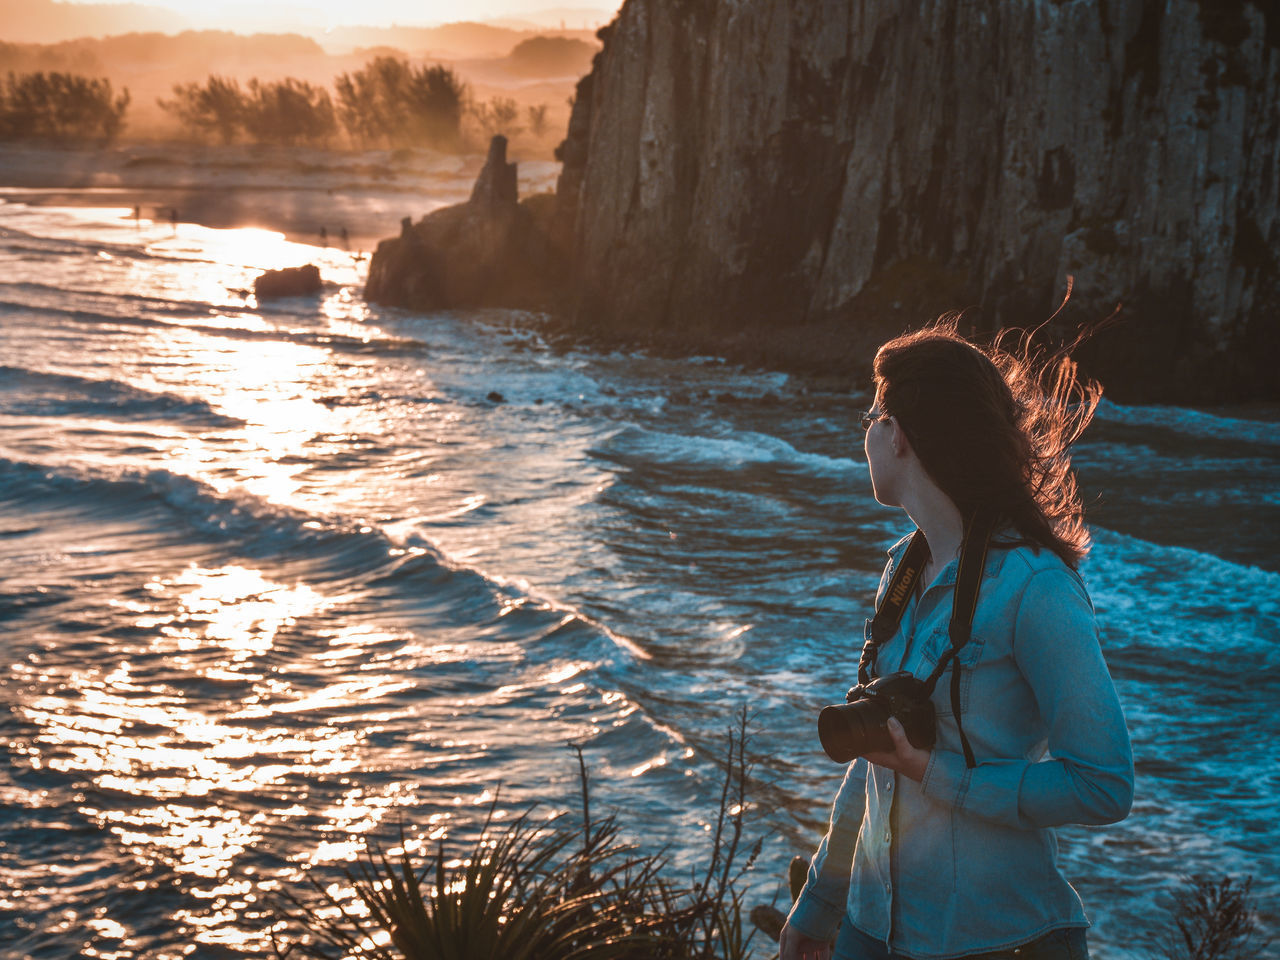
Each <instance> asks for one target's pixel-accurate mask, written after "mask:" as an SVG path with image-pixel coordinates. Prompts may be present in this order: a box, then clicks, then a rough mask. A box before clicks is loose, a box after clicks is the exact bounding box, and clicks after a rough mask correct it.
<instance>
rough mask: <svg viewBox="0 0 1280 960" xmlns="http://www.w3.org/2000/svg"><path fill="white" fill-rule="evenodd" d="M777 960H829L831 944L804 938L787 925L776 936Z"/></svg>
mask: <svg viewBox="0 0 1280 960" xmlns="http://www.w3.org/2000/svg"><path fill="white" fill-rule="evenodd" d="M778 960H831V944H830V943H828V942H827V941H826V940H814V939H812V938H810V937H806V936H805V935H804V934H803V933H801V932H800V931H799V930H797V929H795V928H794V927H792V926H791V924H789V923H788V924H785V925H784V926H783V928H782V933H781V934H780V935H779V936H778Z"/></svg>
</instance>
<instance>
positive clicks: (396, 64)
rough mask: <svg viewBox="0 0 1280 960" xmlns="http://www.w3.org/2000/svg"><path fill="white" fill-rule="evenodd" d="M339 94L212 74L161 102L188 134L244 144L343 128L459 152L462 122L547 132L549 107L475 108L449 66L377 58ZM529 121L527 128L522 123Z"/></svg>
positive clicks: (341, 85) (299, 139)
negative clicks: (244, 81)
mask: <svg viewBox="0 0 1280 960" xmlns="http://www.w3.org/2000/svg"><path fill="white" fill-rule="evenodd" d="M333 86H334V95H333V96H330V94H329V91H328V90H327V89H325V88H324V87H321V86H317V85H315V84H311V83H307V82H306V81H303V80H297V79H294V78H292V77H289V78H286V79H284V80H272V81H260V80H257V79H256V78H255V79H253V80H250V81H249V83H248V87H247V89H246V88H242V87H241V86H240V84H239V83H238V82H237V81H235V80H232V79H228V78H225V77H218V76H210V77H209V78H208V79H207V80H206V81H205V82H204V83H183V84H177V85H175V86H174V88H173V96H172V99H169V100H165V99H161V100H160V101H159V103H160V106H161V107H162V108H163V109H165V110H167V111H169V112H170V113H171V114H173V115H174V116H175V117H176V118H177V119H178V121H179V122H180V123H181V124H182V126H183V127H184V128H185V129H186V130H187V131H188V133H189V134H191V135H193V136H195V137H199V138H202V139H204V138H213V139H217V140H220V141H221V142H222V143H232V142H234V141H236V140H240V139H244V140H248V141H251V142H254V143H274V144H281V145H285V146H290V145H297V144H312V145H320V144H326V143H329V142H330V141H331V140H332V139H333V138H334V136H335V135H336V134H337V133H338V130H339V128H341V129H342V130H344V131H345V132H346V134H347V136H348V137H349V138H350V140H351V142H352V143H353V144H355V145H357V146H360V147H382V146H385V147H393V148H394V147H421V146H430V147H435V148H437V149H441V150H456V149H458V148H459V147H460V146H461V145H462V140H463V122H464V120H465V119H466V118H467V117H470V118H472V119H473V120H474V122H475V123H476V125H477V126H479V128H480V130H481V132H483V133H484V134H485V135H486V136H488V135H492V134H494V133H504V134H507V135H508V136H514V135H516V134H517V133H520V132H522V131H523V130H525V129H528V130H530V132H532V133H533V135H534V136H538V137H540V136H542V134H543V133H545V131H546V111H547V108H546V105H545V104H541V105H539V106H536V107H528V108H527V109H526V110H525V111H524V113H523V115H522V112H521V110H520V107H519V105H518V104H517V103H516V102H515V101H514V100H512V99H510V98H506V97H494V98H492V99H490V100H487V101H484V102H476V101H475V100H473V99H472V97H471V92H470V89H469V88H468V86H467V84H466V83H464V82H463V81H462V79H461V78H460V77H459V76H458V75H457V73H455V72H454V71H453V70H451V69H450V68H449V67H446V66H444V65H443V64H434V65H430V66H428V65H422V66H413V65H412V64H410V63H409V61H407V60H401V59H398V58H396V57H391V56H381V57H377V58H375V59H373V60H371V61H369V62H368V63H366V64H365V65H364V67H362V68H361V69H359V70H356V71H354V72H352V73H343V74H341V75H339V76H338V77H336V78H335V80H334V85H333ZM522 120H525V121H527V124H526V123H522V122H521V121H522Z"/></svg>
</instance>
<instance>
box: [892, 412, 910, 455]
mask: <svg viewBox="0 0 1280 960" xmlns="http://www.w3.org/2000/svg"><path fill="white" fill-rule="evenodd" d="M889 423H891V424H892V425H893V437H892V440H891V443H892V445H893V455H894V456H895V457H901V456H904V455H906V454H908V453H910V452H911V441H910V440H908V439H907V432H906V431H905V430H903V429H902V427H901V425H900V424H899V423H898V418H897V417H890V418H889Z"/></svg>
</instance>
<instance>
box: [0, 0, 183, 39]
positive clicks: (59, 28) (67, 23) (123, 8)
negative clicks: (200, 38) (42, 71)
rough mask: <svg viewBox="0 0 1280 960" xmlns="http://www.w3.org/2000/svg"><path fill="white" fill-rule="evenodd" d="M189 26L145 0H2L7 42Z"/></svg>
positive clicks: (0, 20) (1, 27)
mask: <svg viewBox="0 0 1280 960" xmlns="http://www.w3.org/2000/svg"><path fill="white" fill-rule="evenodd" d="M188 26H190V24H189V23H188V21H187V20H186V18H184V17H183V16H182V15H181V14H178V13H175V12H174V11H172V10H168V9H165V8H163V7H149V6H146V5H144V4H141V3H104V4H84V3H58V2H56V0H0V39H3V40H4V41H5V42H7V43H57V42H58V41H60V40H74V39H76V38H77V37H100V36H106V35H107V34H112V33H132V32H137V31H156V30H158V31H161V32H164V33H176V32H177V31H179V30H184V29H186V28H187V27H188Z"/></svg>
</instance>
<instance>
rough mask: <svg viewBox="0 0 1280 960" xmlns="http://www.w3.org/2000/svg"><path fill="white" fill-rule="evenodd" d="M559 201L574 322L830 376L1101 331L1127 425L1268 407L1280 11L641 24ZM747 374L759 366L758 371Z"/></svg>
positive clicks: (566, 172)
mask: <svg viewBox="0 0 1280 960" xmlns="http://www.w3.org/2000/svg"><path fill="white" fill-rule="evenodd" d="M600 36H601V39H602V40H603V42H604V48H603V50H602V51H601V53H600V54H598V55H597V57H596V61H595V63H594V66H593V69H592V72H591V73H590V74H589V75H588V76H587V77H585V78H584V79H583V81H582V83H581V84H580V86H579V90H578V96H577V99H576V102H575V105H574V109H573V113H572V118H571V121H570V128H569V132H568V137H567V138H566V140H565V143H564V144H563V145H562V147H561V151H560V155H561V159H562V160H563V162H564V167H563V172H562V174H561V178H560V181H559V184H558V188H557V197H558V202H559V206H560V216H563V217H566V218H568V219H569V221H570V222H571V223H572V224H573V229H572V237H573V241H572V251H573V252H572V258H571V262H572V270H573V274H572V278H571V280H570V284H569V298H568V307H567V313H568V319H569V321H570V323H571V324H572V326H573V327H575V328H576V329H579V330H582V331H586V332H591V333H597V334H604V335H617V336H629V335H637V334H644V335H648V336H650V337H654V338H656V339H658V340H666V341H668V342H675V343H678V342H685V343H688V344H690V346H692V347H694V348H695V349H697V348H707V347H712V348H714V347H715V346H716V345H717V344H723V343H730V344H738V345H739V346H740V347H742V346H745V348H746V349H747V352H750V350H751V349H752V348H751V344H752V343H757V344H758V349H759V350H760V351H763V352H764V353H766V354H768V353H769V352H770V351H779V352H780V353H781V354H783V355H786V354H788V353H791V354H795V355H796V358H797V359H799V360H804V358H805V357H807V358H808V360H809V361H811V362H812V363H814V364H816V365H817V366H819V367H821V366H823V365H824V364H825V365H826V366H828V367H830V366H833V365H835V366H839V365H844V364H848V365H851V366H854V367H857V366H865V363H866V360H867V357H866V350H867V348H868V345H869V344H871V343H874V342H875V341H876V340H878V339H880V338H881V336H882V335H883V334H884V333H886V332H892V331H894V330H897V329H901V328H902V327H903V326H906V325H913V324H918V323H919V322H921V321H922V320H924V319H926V318H927V317H928V315H930V314H932V313H936V312H938V311H940V310H943V309H948V308H966V307H968V308H971V311H970V313H969V321H970V322H972V323H973V325H974V326H975V327H976V328H977V329H979V330H981V329H994V328H996V327H997V326H1000V325H1030V324H1037V323H1039V322H1040V321H1042V320H1045V319H1046V318H1048V317H1049V316H1050V315H1051V314H1053V312H1054V310H1055V309H1056V308H1057V306H1058V304H1059V302H1060V301H1061V299H1062V294H1063V292H1064V291H1065V290H1066V287H1067V277H1068V276H1072V277H1074V282H1075V288H1074V294H1073V296H1072V301H1071V304H1070V305H1069V307H1068V309H1067V310H1064V311H1063V312H1062V314H1060V315H1059V318H1058V321H1057V322H1058V323H1061V324H1064V325H1065V324H1067V323H1070V322H1079V321H1082V320H1096V319H1099V318H1101V317H1104V316H1106V315H1108V314H1110V313H1111V312H1112V311H1113V310H1114V309H1115V308H1116V306H1117V305H1122V316H1123V317H1124V318H1125V322H1123V323H1121V324H1118V325H1117V326H1115V327H1113V328H1111V329H1109V330H1107V331H1104V332H1103V333H1100V334H1099V335H1098V336H1097V337H1096V338H1095V339H1094V340H1093V341H1092V342H1091V343H1090V344H1089V345H1088V346H1087V347H1086V348H1085V350H1084V351H1083V354H1082V360H1083V361H1084V362H1085V365H1086V367H1087V368H1088V369H1090V370H1091V372H1093V373H1095V374H1097V375H1099V376H1101V377H1102V378H1103V379H1104V382H1105V383H1106V384H1107V386H1108V388H1109V389H1110V390H1111V392H1112V394H1113V395H1116V396H1118V397H1121V398H1125V397H1129V398H1135V399H1167V400H1176V401H1179V402H1192V401H1197V400H1210V399H1217V400H1236V399H1247V398H1252V397H1270V398H1275V397H1277V396H1278V391H1280V386H1278V384H1280V377H1276V376H1275V375H1274V370H1275V369H1276V365H1277V361H1280V320H1278V315H1277V309H1278V308H1280V290H1278V283H1277V279H1278V275H1280V270H1278V266H1277V262H1278V260H1280V253H1278V251H1280V223H1278V222H1277V203H1278V200H1280V151H1278V147H1277V144H1278V143H1280V8H1277V7H1276V6H1275V5H1274V4H1273V3H1264V2H1261V0H1259V2H1244V0H1215V2H1213V3H1209V2H1207V0H1205V2H1197V0H1106V2H1101V0H1038V2H1029V3H1005V2H1003V0H976V2H966V3H960V2H957V0H949V2H942V3H938V2H934V0H746V2H736V3H727V2H712V0H627V2H626V3H625V4H624V6H623V7H622V9H621V11H620V12H619V15H618V17H617V19H616V20H615V21H614V22H613V23H612V24H611V25H610V26H608V27H606V28H605V29H604V30H602V31H601V32H600ZM738 352H739V353H741V352H742V351H741V350H739V351H738Z"/></svg>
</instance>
